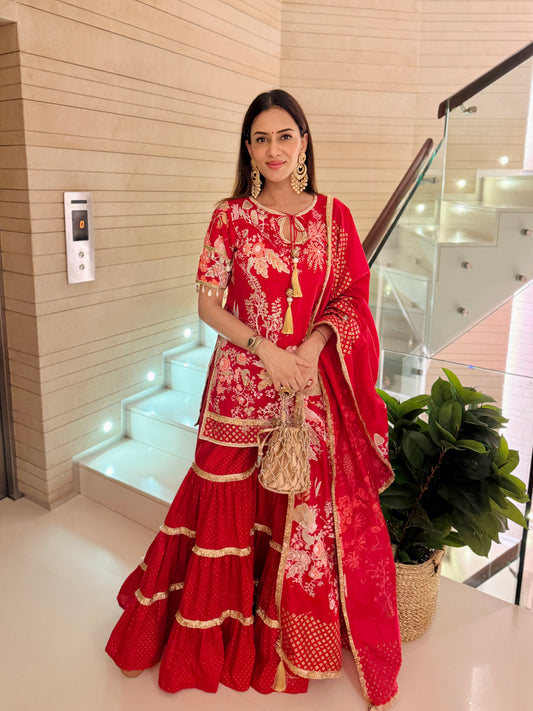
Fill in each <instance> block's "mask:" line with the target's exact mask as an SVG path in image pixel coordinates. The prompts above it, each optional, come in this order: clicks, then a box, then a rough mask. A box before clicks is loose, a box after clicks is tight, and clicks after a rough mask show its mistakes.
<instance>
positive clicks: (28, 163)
mask: <svg viewBox="0 0 533 711" xmlns="http://www.w3.org/2000/svg"><path fill="white" fill-rule="evenodd" d="M445 6H446V13H448V14H445V11H444V7H445ZM487 8H488V9H489V11H490V12H489V14H490V15H491V18H490V19H485V15H486V14H487V12H488V10H487ZM449 13H451V14H449ZM509 14H512V15H513V18H514V19H513V20H512V21H511V20H509ZM0 18H2V19H4V20H6V21H11V22H16V28H17V31H18V42H19V51H17V44H16V34H15V26H14V25H7V26H5V27H0V61H1V64H0V92H1V98H2V102H1V113H0V156H1V158H2V164H1V165H0V231H1V239H2V252H3V260H4V274H3V278H4V287H5V291H6V318H7V324H8V340H9V349H10V368H11V378H12V393H13V408H14V413H13V415H14V420H15V431H16V440H17V442H16V445H17V462H18V473H19V481H20V487H21V489H22V490H23V491H24V492H25V493H26V494H27V495H28V496H30V497H31V498H33V499H34V500H36V501H38V502H40V503H42V504H44V505H52V504H54V503H55V502H57V501H59V500H61V499H62V498H64V497H66V496H68V495H69V494H70V492H71V488H72V484H71V457H72V456H73V455H74V454H76V453H78V452H80V451H81V450H83V449H85V448H87V447H89V446H91V445H93V444H95V443H97V442H99V441H101V440H102V439H103V438H104V436H105V435H104V434H103V432H102V424H103V422H104V421H106V420H111V421H112V422H113V423H114V427H115V431H116V428H117V426H118V422H119V418H120V402H121V400H122V399H123V398H124V397H126V396H129V395H132V394H134V393H136V392H138V391H140V390H142V389H143V388H144V387H146V381H145V375H146V373H147V371H148V370H153V371H155V372H156V373H157V374H158V375H160V372H161V353H162V351H164V350H165V349H168V348H171V347H174V346H176V345H178V344H179V343H180V342H181V339H182V338H183V328H184V326H185V324H188V323H189V322H190V321H192V320H195V318H196V304H195V296H194V292H193V289H192V288H191V287H192V282H193V276H194V271H195V266H196V260H197V254H198V251H199V247H200V243H201V240H202V237H203V233H204V231H205V227H206V221H207V219H208V216H209V213H210V211H211V209H212V207H213V205H214V203H215V201H216V200H217V199H219V198H220V197H221V196H223V195H224V194H227V193H228V192H229V190H230V189H231V184H232V178H233V172H234V164H235V156H236V147H237V133H238V127H239V124H240V121H241V119H242V114H243V111H244V109H245V107H246V105H247V104H248V103H249V101H250V99H251V98H253V96H255V95H256V94H257V93H258V92H260V91H262V90H265V89H268V88H271V87H273V86H277V85H280V84H281V85H282V86H283V87H285V88H287V89H288V90H289V91H293V92H294V93H295V95H296V96H297V97H298V98H299V99H300V100H301V102H302V104H303V105H304V108H305V109H306V111H307V112H308V114H309V118H310V120H311V125H312V127H313V133H314V138H315V142H316V144H317V153H318V168H319V186H320V187H321V188H322V190H323V191H327V192H332V193H335V194H336V195H338V196H339V197H340V198H341V199H344V200H345V201H346V202H348V204H349V205H350V206H351V207H352V208H353V210H354V215H355V217H356V221H357V223H358V226H359V228H360V231H361V234H362V236H364V234H365V233H366V231H367V230H368V228H369V227H370V226H371V224H372V223H373V221H374V219H375V217H376V216H377V215H378V213H379V211H380V209H381V207H382V206H383V204H384V202H385V201H386V199H387V198H388V196H389V195H390V193H391V191H392V189H393V187H394V185H395V183H396V182H397V180H398V179H399V178H400V176H401V174H402V173H403V171H404V170H405V168H406V167H407V163H408V161H409V160H410V159H411V157H412V156H413V155H414V154H415V153H416V151H417V150H418V147H419V146H420V145H421V143H422V142H423V140H424V139H425V138H426V136H427V135H433V136H435V134H438V133H439V131H440V130H441V127H440V125H438V124H437V126H435V121H434V120H433V118H432V117H433V116H434V115H435V114H436V110H437V105H438V102H439V101H440V100H441V99H442V98H443V97H444V96H445V95H446V94H447V93H451V92H452V91H454V90H456V89H458V88H459V87H460V86H461V85H462V84H463V83H465V82H466V81H469V80H470V79H472V78H474V77H475V76H477V75H478V74H479V73H480V71H484V70H486V69H487V68H489V67H490V66H492V65H493V64H494V63H495V62H497V61H499V60H500V59H503V58H504V57H505V56H507V55H508V54H510V53H511V52H513V51H515V50H516V49H517V48H518V46H520V45H521V44H522V43H525V42H526V41H527V38H529V37H530V36H531V30H532V29H533V8H532V6H531V4H530V3H529V2H511V3H509V2H504V0H493V1H486V2H476V1H474V0H468V2H450V3H442V2H437V1H435V2H433V0H406V2H404V3H397V2H392V1H391V0H350V1H349V2H346V0H342V1H341V0H321V1H320V2H319V1H318V0H300V1H299V2H295V1H294V2H293V1H292V0H246V2H245V1H244V0H201V2H200V0H187V1H185V0H143V2H132V1H131V0H113V2H109V0H92V1H91V2H90V3H88V2H81V0H70V1H69V2H66V1H64V2H63V1H62V0H0ZM467 19H468V24H465V23H466V20H467ZM465 28H467V29H465ZM503 30H504V31H503ZM526 34H527V38H526V37H525V36H526ZM472 36H473V38H474V41H473V44H469V39H471V37H472ZM517 45H518V46H517ZM19 65H20V70H19V68H18V67H19ZM19 71H20V77H21V82H19V80H18V76H19V74H18V72H19ZM21 92H22V94H21ZM21 96H22V99H23V101H21ZM23 122H24V125H23ZM69 190H87V191H91V192H92V194H93V199H94V213H95V215H94V223H95V239H96V260H97V277H96V281H95V282H92V283H86V284H79V285H70V286H69V285H68V284H67V281H66V275H65V266H66V265H65V249H64V221H63V207H62V200H63V192H64V191H69Z"/></svg>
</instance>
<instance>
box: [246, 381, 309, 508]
mask: <svg viewBox="0 0 533 711" xmlns="http://www.w3.org/2000/svg"><path fill="white" fill-rule="evenodd" d="M280 397H281V409H280V416H279V418H278V420H277V421H276V424H275V425H274V427H271V428H269V429H266V430H261V432H260V433H259V436H258V440H259V442H258V456H257V466H258V467H259V468H260V471H259V483H260V484H261V485H262V486H263V487H264V488H265V489H268V491H274V492H275V493H278V494H302V493H304V492H306V491H308V490H309V488H310V486H311V478H310V469H311V466H310V463H309V426H308V424H307V422H306V421H305V413H304V400H303V395H302V393H296V396H295V402H294V410H293V412H292V415H291V414H289V399H290V398H291V397H293V393H291V392H290V391H289V390H288V389H287V388H282V389H281V391H280ZM261 435H266V436H265V437H264V438H263V440H262V441H261ZM265 446H267V447H268V448H267V451H266V453H265V454H263V451H264V449H265Z"/></svg>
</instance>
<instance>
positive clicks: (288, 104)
mask: <svg viewBox="0 0 533 711" xmlns="http://www.w3.org/2000/svg"><path fill="white" fill-rule="evenodd" d="M274 106H277V107H279V108H280V109H283V110H284V111H286V112H287V113H288V114H290V115H291V116H292V118H293V120H294V122H295V124H296V125H297V126H298V129H299V131H300V136H302V137H303V136H304V135H305V134H306V133H307V149H306V151H305V153H306V158H307V175H308V183H307V187H306V189H305V192H306V193H312V194H313V195H314V194H316V193H317V192H318V191H317V189H316V179H315V156H314V153H313V141H312V139H311V132H310V131H309V124H308V123H307V119H306V118H305V114H304V112H303V109H302V107H301V106H300V104H299V103H298V102H297V101H296V99H295V98H294V97H293V96H291V95H290V94H288V93H287V92H286V91H283V89H272V91H265V92H264V93H263V94H259V96H257V97H256V98H255V99H254V100H253V101H252V103H251V104H250V106H249V107H248V111H247V112H246V114H245V116H244V120H243V122H242V131H241V145H240V148H239V159H238V162H237V172H236V176H235V185H234V187H233V194H232V196H231V197H232V198H242V197H248V195H250V191H251V189H252V176H251V167H250V154H249V153H248V148H247V147H246V142H247V141H248V143H249V142H250V132H251V130H252V124H253V122H254V121H255V119H256V117H257V116H259V114H260V113H262V112H263V111H267V110H268V109H271V108H273V107H274Z"/></svg>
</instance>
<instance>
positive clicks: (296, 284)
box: [292, 262, 302, 298]
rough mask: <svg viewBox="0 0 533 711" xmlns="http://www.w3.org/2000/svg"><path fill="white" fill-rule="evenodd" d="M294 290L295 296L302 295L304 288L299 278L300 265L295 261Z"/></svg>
mask: <svg viewBox="0 0 533 711" xmlns="http://www.w3.org/2000/svg"><path fill="white" fill-rule="evenodd" d="M292 290H293V292H294V294H293V296H294V298H297V297H299V296H302V290H301V288H300V281H299V280H298V265H297V263H296V262H295V264H294V269H293V270H292Z"/></svg>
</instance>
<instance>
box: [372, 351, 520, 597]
mask: <svg viewBox="0 0 533 711" xmlns="http://www.w3.org/2000/svg"><path fill="white" fill-rule="evenodd" d="M443 368H447V369H449V370H451V371H452V372H453V373H455V375H457V377H458V378H459V380H460V381H461V383H462V385H463V386H465V387H473V388H475V389H476V390H478V391H481V392H483V393H485V394H487V395H490V396H492V397H493V398H494V400H495V402H494V403H493V404H494V405H496V406H498V407H500V408H501V409H502V411H503V415H504V416H505V417H507V419H508V420H509V421H508V423H507V425H506V427H505V429H504V430H502V432H503V433H504V434H505V437H506V439H507V441H508V443H509V447H510V448H512V449H516V450H517V451H518V453H519V457H520V462H519V464H518V467H517V468H516V469H515V470H514V471H513V472H512V473H513V475H514V476H517V477H518V478H519V479H521V480H522V481H523V482H524V483H525V484H526V486H527V485H528V484H529V480H530V476H531V474H530V467H531V462H532V441H533V438H532V435H533V378H528V377H524V376H520V375H515V374H513V373H504V372H499V371H495V370H488V369H485V368H477V367H472V366H467V365H462V364H459V363H452V362H447V361H443V360H439V359H437V358H427V357H424V356H420V355H413V354H411V353H409V354H407V353H400V352H395V351H388V350H384V351H382V357H381V369H380V374H379V381H378V386H379V387H380V388H381V389H383V390H385V391H387V392H389V393H390V394H392V395H394V396H395V397H397V398H398V399H399V400H400V401H402V400H404V399H406V398H408V397H414V396H415V395H419V394H424V393H426V394H429V393H430V391H431V387H432V384H433V383H434V382H435V381H436V380H437V379H438V378H439V377H442V378H444V379H445V377H446V376H445V375H444V373H443V370H442V369H443ZM517 506H518V508H519V509H521V510H522V512H523V513H526V514H527V513H528V511H527V510H526V507H525V505H518V504H517ZM442 574H443V575H445V576H446V577H449V578H452V579H453V580H456V581H458V582H461V583H465V584H467V585H470V586H472V587H475V588H478V589H480V590H483V591H484V592H487V593H489V594H491V595H494V596H496V597H498V598H501V599H503V600H506V601H508V602H511V603H514V602H520V604H521V605H522V606H525V607H530V608H533V531H530V532H529V533H528V532H526V531H524V529H523V528H521V527H520V526H518V525H517V524H515V523H512V522H510V525H509V530H507V531H505V532H503V533H501V534H500V543H493V544H492V547H491V549H490V552H489V555H488V557H481V556H479V555H476V554H475V553H473V552H472V551H471V550H470V549H469V548H466V547H464V548H451V547H449V548H447V549H446V553H445V557H444V563H443V568H442Z"/></svg>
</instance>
